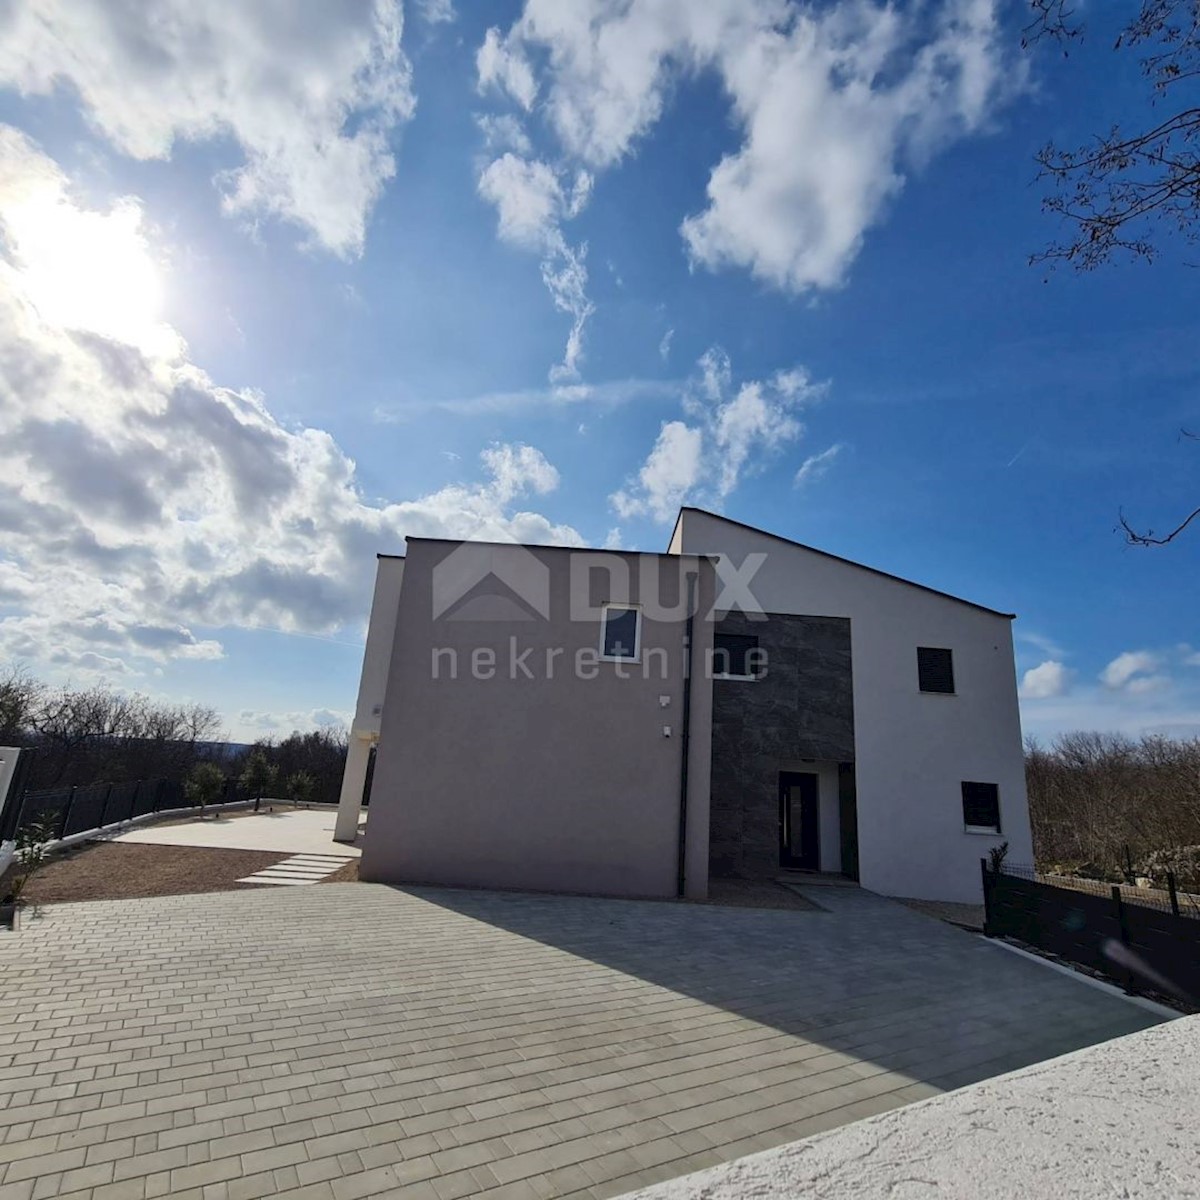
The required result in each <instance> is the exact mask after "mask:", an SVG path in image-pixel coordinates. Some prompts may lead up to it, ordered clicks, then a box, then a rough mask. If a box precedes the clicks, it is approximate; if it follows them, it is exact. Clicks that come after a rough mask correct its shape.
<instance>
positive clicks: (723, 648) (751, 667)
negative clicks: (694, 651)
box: [712, 633, 762, 679]
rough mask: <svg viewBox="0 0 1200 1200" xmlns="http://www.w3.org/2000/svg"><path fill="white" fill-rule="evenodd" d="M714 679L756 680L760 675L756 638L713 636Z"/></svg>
mask: <svg viewBox="0 0 1200 1200" xmlns="http://www.w3.org/2000/svg"><path fill="white" fill-rule="evenodd" d="M712 673H713V678H714V679H757V678H758V677H759V675H761V674H762V667H761V664H760V663H759V654H758V638H756V637H751V636H749V635H747V634H740V633H718V634H714V635H713V664H712Z"/></svg>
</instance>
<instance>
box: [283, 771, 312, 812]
mask: <svg viewBox="0 0 1200 1200" xmlns="http://www.w3.org/2000/svg"><path fill="white" fill-rule="evenodd" d="M316 786H317V781H316V780H315V779H314V778H313V777H312V776H311V775H310V774H309V773H308V772H307V771H293V772H292V773H291V774H290V775H289V776H288V777H287V782H286V783H285V784H284V790H285V791H286V792H287V795H288V799H289V800H291V802H292V803H293V804H294V805H300V804H308V803H309V802H310V801H311V800H312V798H313V792H314V791H315V790H316Z"/></svg>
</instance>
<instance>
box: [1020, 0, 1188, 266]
mask: <svg viewBox="0 0 1200 1200" xmlns="http://www.w3.org/2000/svg"><path fill="white" fill-rule="evenodd" d="M1030 10H1031V12H1032V14H1033V16H1032V20H1031V21H1030V23H1029V24H1028V25H1027V26H1026V28H1025V31H1024V37H1023V38H1022V43H1023V44H1024V45H1026V46H1032V45H1034V44H1036V43H1038V42H1042V41H1051V42H1057V43H1059V44H1061V45H1064V46H1065V45H1067V44H1068V43H1069V42H1071V41H1072V40H1074V39H1076V38H1080V37H1082V36H1083V27H1082V26H1081V25H1079V24H1076V23H1075V22H1074V21H1073V19H1072V18H1073V16H1074V10H1073V9H1072V8H1070V7H1069V6H1068V3H1067V0H1030ZM1127 48H1128V49H1136V50H1138V51H1140V52H1141V53H1142V59H1141V69H1142V73H1143V74H1144V75H1145V77H1146V79H1147V80H1148V81H1149V83H1150V85H1151V92H1152V96H1153V98H1154V100H1155V102H1157V101H1159V100H1162V99H1164V98H1166V97H1167V96H1168V94H1170V95H1174V94H1175V91H1174V90H1173V89H1177V88H1178V86H1179V85H1184V88H1185V90H1188V88H1189V87H1190V82H1189V81H1194V80H1195V79H1197V78H1198V77H1200V0H1141V5H1140V8H1139V10H1138V12H1137V14H1136V15H1135V16H1134V17H1133V18H1132V19H1131V20H1130V21H1129V23H1128V24H1127V25H1126V26H1125V27H1124V28H1123V29H1122V30H1121V33H1120V35H1119V36H1118V37H1117V40H1116V44H1115V46H1114V49H1116V50H1121V49H1127ZM1036 158H1037V162H1038V165H1039V167H1040V168H1041V170H1040V172H1039V175H1038V178H1039V179H1042V180H1046V181H1048V182H1049V183H1050V185H1051V191H1050V193H1049V194H1048V195H1047V196H1046V198H1045V199H1044V200H1043V208H1044V209H1045V210H1046V211H1047V212H1050V213H1053V214H1055V215H1056V216H1059V217H1061V218H1062V220H1063V223H1064V224H1065V226H1066V227H1067V229H1068V230H1069V233H1068V235H1067V237H1066V238H1065V239H1064V240H1062V241H1059V242H1055V243H1052V244H1051V245H1050V246H1048V247H1047V248H1046V249H1045V250H1042V251H1040V252H1038V253H1036V254H1034V255H1032V257H1031V260H1030V261H1031V262H1034V263H1041V262H1052V263H1053V262H1056V261H1063V262H1068V263H1070V264H1072V265H1073V266H1075V267H1076V268H1078V269H1079V270H1084V271H1088V270H1092V269H1093V268H1095V267H1097V266H1100V265H1101V264H1102V263H1105V262H1107V261H1108V260H1109V259H1110V258H1111V257H1112V256H1113V255H1114V254H1115V253H1118V252H1125V253H1128V254H1130V255H1132V256H1133V257H1134V258H1141V259H1147V260H1149V259H1152V258H1153V257H1154V256H1155V254H1156V253H1157V243H1156V240H1155V236H1154V235H1155V232H1156V230H1155V223H1156V222H1166V224H1168V225H1171V226H1174V227H1175V228H1176V229H1177V230H1178V232H1179V233H1180V234H1182V236H1183V237H1184V238H1185V240H1187V241H1190V242H1195V241H1197V240H1200V105H1197V104H1196V103H1195V102H1194V101H1193V102H1192V103H1185V104H1184V105H1182V106H1181V107H1180V108H1179V110H1178V111H1177V112H1175V113H1174V114H1173V115H1170V116H1168V117H1165V118H1164V119H1162V120H1160V121H1158V122H1156V123H1155V124H1154V125H1153V126H1152V127H1150V128H1148V129H1144V130H1140V131H1134V132H1132V133H1130V132H1127V131H1123V130H1122V129H1121V128H1120V127H1119V126H1117V125H1114V126H1113V127H1112V128H1111V129H1110V130H1109V132H1108V133H1107V134H1105V135H1103V136H1098V137H1096V138H1094V139H1092V141H1091V142H1089V143H1088V144H1086V145H1084V146H1081V147H1079V148H1076V149H1064V148H1062V147H1060V146H1055V145H1053V144H1051V145H1048V146H1046V147H1044V148H1043V149H1042V150H1041V151H1040V152H1039V153H1038V155H1037V156H1036Z"/></svg>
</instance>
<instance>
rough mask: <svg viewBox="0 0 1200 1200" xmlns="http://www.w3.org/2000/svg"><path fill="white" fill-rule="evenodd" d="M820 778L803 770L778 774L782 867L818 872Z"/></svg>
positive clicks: (780, 857)
mask: <svg viewBox="0 0 1200 1200" xmlns="http://www.w3.org/2000/svg"><path fill="white" fill-rule="evenodd" d="M818 794H819V793H818V790H817V777H816V775H814V774H812V773H810V772H808V771H804V772H798V771H781V772H780V774H779V865H780V866H781V867H799V868H801V869H802V870H806V871H818V870H820V867H821V847H820V843H819V840H818V837H819V835H818V832H817V797H818Z"/></svg>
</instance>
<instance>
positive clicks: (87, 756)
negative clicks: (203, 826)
mask: <svg viewBox="0 0 1200 1200" xmlns="http://www.w3.org/2000/svg"><path fill="white" fill-rule="evenodd" d="M0 746H19V747H22V748H23V749H26V750H30V751H32V754H31V759H32V763H31V767H30V771H29V774H28V775H27V776H26V779H25V784H26V787H28V788H30V789H38V788H52V787H71V786H78V787H83V786H86V785H88V784H92V783H101V782H103V783H122V782H125V781H128V780H135V779H174V780H179V781H181V782H183V781H187V780H189V779H194V778H196V777H197V772H198V769H199V768H201V767H204V768H205V770H204V772H203V773H202V774H203V776H204V782H203V783H202V784H201V788H200V792H199V793H198V795H199V796H201V797H203V798H205V799H206V800H211V799H212V798H213V797H214V794H215V791H214V789H215V790H217V791H219V788H220V785H222V784H223V783H224V781H225V780H227V779H238V780H239V781H240V783H241V785H242V787H243V789H244V790H245V791H246V792H247V793H248V794H250V795H252V796H256V795H257V796H264V797H278V798H281V799H299V800H316V801H319V802H324V803H335V802H336V801H337V798H338V792H339V790H340V788H341V781H342V770H343V767H344V766H345V761H346V746H347V735H346V731H345V730H344V729H336V728H335V729H322V730H317V731H315V732H311V733H299V732H295V733H292V734H290V735H289V736H287V737H284V738H281V739H276V738H263V739H260V740H259V741H257V742H255V743H254V744H253V745H252V746H249V747H247V746H239V745H231V744H230V743H228V742H227V741H226V740H225V737H224V734H223V732H222V728H221V720H220V717H219V715H218V714H217V711H216V710H215V709H214V708H211V707H209V706H207V705H203V704H175V703H171V702H168V701H163V700H156V699H154V698H152V697H149V696H145V695H142V694H140V693H137V692H124V691H118V690H116V689H114V688H110V687H107V686H105V685H103V684H95V685H92V686H90V687H83V688H80V687H72V686H70V685H67V684H64V685H58V686H52V685H50V684H47V683H44V682H42V681H40V680H38V679H36V678H35V677H34V676H33V675H31V674H30V673H29V672H28V671H27V670H25V669H23V668H21V667H18V666H8V667H4V668H0Z"/></svg>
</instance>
